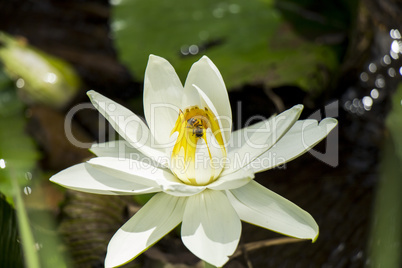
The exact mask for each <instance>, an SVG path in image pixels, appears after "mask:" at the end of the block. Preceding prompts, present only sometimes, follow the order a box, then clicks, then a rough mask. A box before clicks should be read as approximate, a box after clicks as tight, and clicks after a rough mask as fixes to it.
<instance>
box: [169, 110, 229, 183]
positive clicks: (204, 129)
mask: <svg viewBox="0 0 402 268" xmlns="http://www.w3.org/2000/svg"><path fill="white" fill-rule="evenodd" d="M175 132H178V137H177V139H176V143H175V145H174V147H173V150H172V155H171V170H172V171H173V172H174V173H175V174H176V176H177V177H178V178H179V179H180V180H181V181H183V182H184V183H187V184H191V185H206V184H208V183H211V182H212V181H214V180H215V179H216V178H217V177H218V176H219V174H220V173H221V171H222V168H223V165H222V161H221V159H222V158H223V157H226V149H225V146H224V142H223V138H222V131H221V129H220V127H219V123H218V120H217V119H216V117H215V115H214V114H213V113H212V111H211V110H210V109H208V108H207V107H205V108H204V109H201V108H199V107H198V106H192V107H189V108H187V109H185V110H184V112H183V111H180V112H179V116H178V118H177V121H176V124H175V126H174V128H173V129H172V132H171V134H170V135H172V134H173V133H175Z"/></svg>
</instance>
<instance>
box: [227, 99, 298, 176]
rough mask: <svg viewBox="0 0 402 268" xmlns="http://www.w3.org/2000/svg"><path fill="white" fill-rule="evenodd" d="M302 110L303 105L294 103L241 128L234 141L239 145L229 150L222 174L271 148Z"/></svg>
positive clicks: (247, 162) (232, 170) (245, 163)
mask: <svg viewBox="0 0 402 268" xmlns="http://www.w3.org/2000/svg"><path fill="white" fill-rule="evenodd" d="M302 110H303V105H296V106H294V107H292V108H291V109H289V110H286V111H284V112H283V113H281V114H279V115H277V116H275V117H271V118H269V119H267V120H265V121H263V122H261V123H257V124H255V125H252V126H250V127H248V128H244V129H242V130H241V134H237V135H236V137H238V138H240V140H239V141H236V143H237V144H239V145H240V146H241V147H240V148H238V149H237V150H233V149H232V150H230V151H229V153H228V159H229V160H230V161H229V165H227V167H226V168H225V169H224V170H223V172H222V175H223V176H224V175H227V174H230V173H232V172H234V171H236V170H238V169H240V168H242V167H245V166H247V165H248V164H249V163H251V162H252V161H253V160H254V159H256V158H257V157H258V156H260V155H261V154H263V153H264V152H266V151H267V150H268V149H269V148H271V147H272V146H273V145H274V144H275V143H276V142H277V141H278V140H279V139H280V138H282V136H283V135H285V133H286V132H287V131H288V130H289V129H290V128H291V127H292V126H293V124H294V123H295V122H296V120H297V119H298V118H299V116H300V114H301V112H302ZM232 144H233V143H232Z"/></svg>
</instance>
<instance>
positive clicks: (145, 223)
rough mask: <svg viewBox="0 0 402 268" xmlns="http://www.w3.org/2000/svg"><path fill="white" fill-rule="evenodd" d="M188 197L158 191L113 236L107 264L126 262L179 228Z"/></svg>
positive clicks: (117, 264)
mask: <svg viewBox="0 0 402 268" xmlns="http://www.w3.org/2000/svg"><path fill="white" fill-rule="evenodd" d="M185 201H186V198H179V197H174V196H171V195H167V194H165V193H158V194H156V195H155V196H154V197H152V198H151V200H149V201H148V203H146V204H145V206H144V207H142V208H141V209H140V210H139V211H138V212H137V213H136V214H135V215H134V216H133V217H132V218H131V219H130V220H129V221H127V222H126V223H125V224H124V225H123V226H122V227H121V228H120V229H119V230H118V231H117V232H116V233H115V234H114V236H113V237H112V239H111V240H110V242H109V245H108V247H107V255H106V259H105V267H116V266H120V265H122V264H125V263H127V262H129V261H131V260H133V259H134V258H136V257H137V256H138V255H140V254H141V253H142V252H144V251H145V250H147V249H148V248H149V247H151V246H152V245H153V244H155V243H156V242H158V241H159V240H160V239H161V238H162V237H163V236H165V235H166V234H167V233H169V232H170V231H171V230H172V229H173V228H175V227H176V226H177V225H178V224H179V223H180V222H181V221H182V216H183V211H184V207H185Z"/></svg>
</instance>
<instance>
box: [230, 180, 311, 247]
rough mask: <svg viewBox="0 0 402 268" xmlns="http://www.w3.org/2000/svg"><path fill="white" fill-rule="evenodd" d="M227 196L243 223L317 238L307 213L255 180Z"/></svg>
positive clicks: (299, 236) (291, 234)
mask: <svg viewBox="0 0 402 268" xmlns="http://www.w3.org/2000/svg"><path fill="white" fill-rule="evenodd" d="M226 193H227V196H228V198H229V200H230V202H231V203H232V205H233V207H234V208H235V210H236V212H237V214H238V215H239V217H240V219H241V220H243V221H246V222H249V223H251V224H255V225H258V226H261V227H263V228H267V229H269V230H272V231H275V232H278V233H281V234H284V235H288V236H292V237H296V238H304V239H312V240H313V241H315V239H316V238H317V236H318V225H317V223H316V222H315V221H314V219H313V217H311V215H310V214H308V213H307V212H306V211H304V210H303V209H301V208H300V207H298V206H296V205H295V204H293V203H292V202H290V201H289V200H287V199H285V198H283V197H281V196H280V195H278V194H276V193H274V192H272V191H270V190H268V189H267V188H265V187H264V186H262V185H260V184H258V183H257V182H255V181H250V182H249V183H248V184H246V185H245V186H243V187H241V188H237V189H233V190H229V191H226Z"/></svg>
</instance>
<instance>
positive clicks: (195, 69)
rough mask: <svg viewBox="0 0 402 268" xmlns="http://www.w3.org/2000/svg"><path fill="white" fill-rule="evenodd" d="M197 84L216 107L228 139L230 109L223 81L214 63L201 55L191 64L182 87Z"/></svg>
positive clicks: (230, 117) (230, 119)
mask: <svg viewBox="0 0 402 268" xmlns="http://www.w3.org/2000/svg"><path fill="white" fill-rule="evenodd" d="M193 84H194V85H197V86H198V87H199V88H200V89H201V90H202V91H203V92H204V93H205V94H206V95H207V96H208V98H209V99H210V100H211V101H212V103H213V105H214V106H215V107H216V109H217V112H218V113H217V114H215V116H218V117H219V118H220V120H221V123H222V127H223V129H224V130H225V132H224V133H225V139H226V141H229V138H230V131H231V129H232V110H231V107H230V102H229V96H228V92H227V90H226V86H225V82H224V81H223V78H222V76H221V74H220V72H219V70H218V68H217V67H216V66H215V64H214V63H213V62H212V61H211V60H210V59H209V58H208V57H207V56H203V57H202V58H201V59H200V60H199V61H197V62H196V63H194V64H193V66H191V69H190V71H189V73H188V76H187V79H186V83H185V85H184V88H185V89H186V90H187V89H188V88H191V87H192V85H193Z"/></svg>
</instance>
